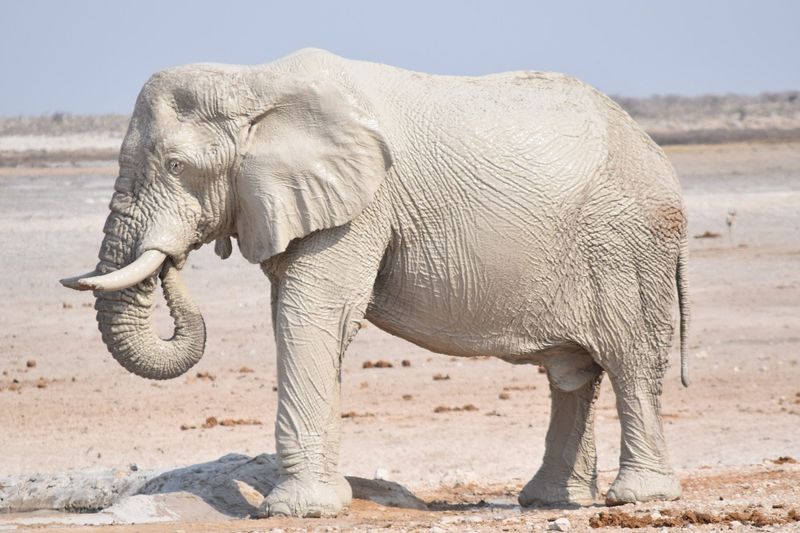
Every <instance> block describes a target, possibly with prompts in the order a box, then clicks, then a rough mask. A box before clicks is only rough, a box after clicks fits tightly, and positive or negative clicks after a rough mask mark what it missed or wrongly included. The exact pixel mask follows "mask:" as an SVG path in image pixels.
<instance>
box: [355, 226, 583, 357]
mask: <svg viewBox="0 0 800 533" xmlns="http://www.w3.org/2000/svg"><path fill="white" fill-rule="evenodd" d="M493 222H494V223H493V224H482V225H480V226H479V228H480V227H483V228H492V230H491V231H483V232H482V231H481V230H480V229H478V228H472V229H470V227H469V226H468V227H466V228H465V227H464V226H461V227H460V228H458V229H461V230H462V231H463V230H465V229H466V231H465V234H466V235H465V234H461V233H459V232H458V231H456V232H454V233H449V232H448V228H447V227H441V228H439V231H435V232H433V233H436V234H438V237H436V238H434V237H432V236H429V238H424V237H422V236H418V237H419V238H418V239H417V238H407V239H405V240H404V242H405V245H403V246H397V247H396V248H395V249H393V250H390V252H389V254H388V256H387V259H386V260H385V265H384V268H383V269H382V272H381V275H380V276H379V278H378V280H377V281H376V283H375V288H374V291H373V297H372V301H371V304H370V306H369V308H368V311H367V318H368V319H369V320H370V321H371V322H373V323H374V324H375V325H376V326H378V327H380V328H381V329H383V330H385V331H388V332H389V333H392V334H393V335H396V336H398V337H401V338H404V339H406V340H409V341H411V342H413V343H415V344H417V345H420V346H422V347H424V348H427V349H429V350H432V351H435V352H439V353H445V354H449V355H457V356H481V355H491V356H496V357H501V358H504V359H509V360H512V361H520V362H522V361H521V360H522V359H525V360H531V361H536V360H537V357H535V354H536V353H537V352H541V351H542V350H546V349H548V348H551V347H553V346H555V345H557V344H558V343H559V342H561V340H562V339H565V338H568V337H569V333H570V332H568V331H566V330H565V329H564V325H563V324H560V323H559V322H558V321H557V320H556V319H555V317H554V314H553V312H552V307H553V294H554V287H553V286H552V283H553V282H552V280H554V279H557V276H556V273H554V272H553V269H554V268H555V263H558V262H559V261H558V260H557V259H556V258H555V257H554V256H553V254H554V248H553V247H552V246H550V247H548V246H546V245H545V243H543V242H542V235H541V234H539V235H533V234H529V233H527V232H524V231H522V232H521V231H519V229H518V228H516V229H515V228H503V226H502V222H501V221H493ZM445 236H447V237H445ZM414 242H419V243H426V245H425V246H422V245H420V246H419V247H415V246H414V245H413V243H414ZM427 243H436V245H435V246H433V245H429V244H427ZM457 244H459V245H458V246H457ZM548 248H549V249H548ZM561 267H563V264H562V265H561ZM560 276H561V277H562V278H563V274H560ZM554 339H555V340H554Z"/></svg>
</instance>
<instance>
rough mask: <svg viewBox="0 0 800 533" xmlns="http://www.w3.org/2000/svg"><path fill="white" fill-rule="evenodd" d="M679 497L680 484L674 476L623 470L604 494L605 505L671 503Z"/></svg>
mask: <svg viewBox="0 0 800 533" xmlns="http://www.w3.org/2000/svg"><path fill="white" fill-rule="evenodd" d="M680 497H681V483H680V481H678V478H677V477H675V475H674V474H660V473H657V472H652V471H649V470H634V469H630V468H623V469H621V470H620V472H619V474H618V475H617V479H615V480H614V483H612V484H611V488H610V489H608V492H607V493H606V505H624V504H626V503H634V502H647V501H653V500H662V501H671V500H677V499H678V498H680Z"/></svg>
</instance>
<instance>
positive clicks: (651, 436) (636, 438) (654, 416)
mask: <svg viewBox="0 0 800 533" xmlns="http://www.w3.org/2000/svg"><path fill="white" fill-rule="evenodd" d="M663 373H664V372H663V369H660V368H659V369H649V371H648V372H640V373H637V374H634V375H617V374H610V378H611V384H612V386H613V387H614V393H615V394H616V397H617V412H618V414H619V420H620V424H621V425H622V434H621V441H622V442H621V449H620V462H619V463H620V467H619V474H618V475H617V478H616V479H615V480H614V482H613V483H612V484H611V488H610V489H609V490H608V493H607V494H606V503H607V504H608V505H622V504H625V503H633V502H637V501H639V502H643V501H650V500H677V499H678V498H680V496H681V485H680V482H679V481H678V478H677V477H676V476H675V474H674V472H673V470H672V468H671V467H670V465H669V461H668V459H667V448H666V443H665V440H664V432H663V428H662V423H661V402H660V397H661V379H662V377H663Z"/></svg>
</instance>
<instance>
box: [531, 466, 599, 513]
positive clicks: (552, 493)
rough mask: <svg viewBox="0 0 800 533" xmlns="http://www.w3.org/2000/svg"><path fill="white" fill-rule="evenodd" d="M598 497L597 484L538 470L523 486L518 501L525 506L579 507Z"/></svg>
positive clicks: (592, 501) (589, 503) (590, 502)
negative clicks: (549, 474)
mask: <svg viewBox="0 0 800 533" xmlns="http://www.w3.org/2000/svg"><path fill="white" fill-rule="evenodd" d="M596 497H597V484H596V483H595V482H593V481H592V482H590V483H586V482H585V481H583V480H580V479H573V478H569V479H563V477H557V476H547V475H543V474H542V473H541V472H537V474H536V475H535V476H533V479H531V480H530V481H528V483H527V484H526V485H525V486H524V487H523V488H522V491H521V492H520V493H519V496H518V497H517V501H519V504H520V505H521V506H523V507H563V506H567V507H578V506H582V505H591V504H592V503H594V500H595V498H596Z"/></svg>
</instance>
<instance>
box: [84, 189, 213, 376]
mask: <svg viewBox="0 0 800 533" xmlns="http://www.w3.org/2000/svg"><path fill="white" fill-rule="evenodd" d="M117 194H119V193H117ZM115 196H116V195H115ZM113 205H114V202H113V201H112V206H113ZM138 226H139V224H137V222H136V220H135V219H134V218H133V217H130V216H128V215H126V214H123V213H121V212H119V211H114V210H113V209H112V213H111V214H110V215H109V217H108V221H107V222H106V228H105V230H104V231H105V232H106V235H105V238H104V239H103V244H102V246H101V249H100V263H99V264H98V265H97V270H96V271H97V272H99V273H107V272H110V271H114V270H117V269H119V268H121V267H123V266H125V265H126V264H129V263H130V262H131V260H132V259H133V257H132V255H133V251H132V250H133V246H134V245H133V244H132V243H133V242H135V241H134V240H133V239H130V237H129V235H131V234H133V235H137V234H140V233H137V232H138V231H140V230H141V228H140V227H138ZM160 277H161V285H162V289H163V291H164V298H165V300H166V302H167V306H168V307H169V310H170V315H171V316H172V319H173V321H174V323H175V332H174V334H173V336H172V338H170V339H169V340H163V339H161V338H160V337H159V336H158V335H157V334H156V332H155V330H154V329H153V320H152V318H153V307H154V305H153V296H154V291H155V287H156V283H157V282H156V279H155V276H149V277H147V278H146V279H144V280H143V281H141V282H139V283H138V284H136V285H134V286H133V287H130V288H127V289H124V290H121V291H111V292H100V291H96V292H95V295H96V296H97V302H96V303H95V309H96V310H97V323H98V326H99V329H100V333H101V334H102V337H103V342H104V343H105V344H106V347H107V348H108V350H109V352H111V355H113V356H114V359H116V360H117V361H118V362H119V363H120V364H121V365H122V366H124V367H125V368H126V369H127V370H129V371H130V372H133V373H134V374H136V375H138V376H141V377H144V378H149V379H170V378H175V377H178V376H180V375H181V374H183V373H184V372H186V371H187V370H189V368H191V367H192V366H194V365H195V364H196V363H197V362H198V361H199V360H200V358H201V357H203V351H204V349H205V342H206V328H205V323H204V322H203V316H202V315H201V314H200V311H199V309H198V308H197V306H196V305H195V304H194V303H193V302H192V299H191V298H190V296H189V293H188V291H187V289H186V286H185V285H184V284H183V281H182V280H181V278H180V275H179V274H178V269H177V268H176V267H175V266H174V265H173V264H172V261H171V260H170V259H166V260H165V261H164V264H163V266H162V268H161V274H160Z"/></svg>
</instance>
